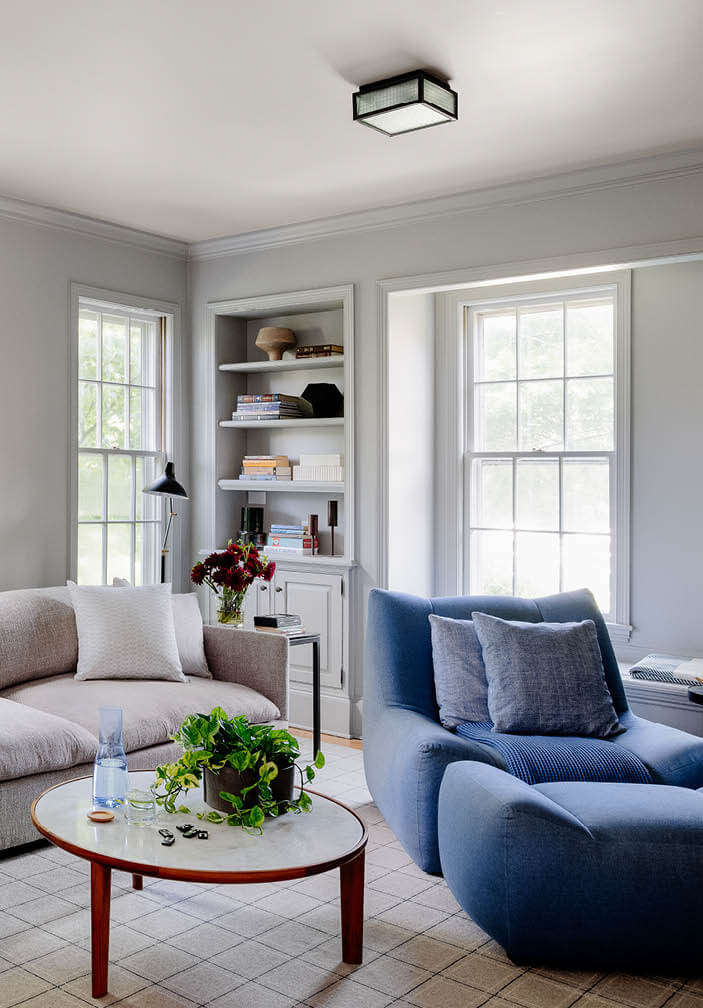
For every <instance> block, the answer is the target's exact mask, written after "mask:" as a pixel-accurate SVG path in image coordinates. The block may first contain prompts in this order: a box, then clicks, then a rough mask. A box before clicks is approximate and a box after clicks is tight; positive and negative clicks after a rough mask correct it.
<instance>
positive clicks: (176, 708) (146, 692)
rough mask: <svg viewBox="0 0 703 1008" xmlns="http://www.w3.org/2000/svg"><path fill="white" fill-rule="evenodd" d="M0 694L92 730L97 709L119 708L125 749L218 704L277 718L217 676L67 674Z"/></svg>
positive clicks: (161, 738) (160, 737)
mask: <svg viewBox="0 0 703 1008" xmlns="http://www.w3.org/2000/svg"><path fill="white" fill-rule="evenodd" d="M235 632H236V631H234V630H233V631H232V633H235ZM2 696H3V697H5V698H7V699H9V700H14V701H17V702H19V703H22V704H26V705H27V706H28V707H33V708H35V709H36V710H38V711H47V712H49V713H53V714H57V715H59V716H60V717H63V718H66V719H67V720H68V721H73V722H75V723H76V724H77V725H80V726H82V727H83V728H85V729H87V730H88V731H91V732H92V731H95V730H96V729H97V726H98V708H99V707H101V706H103V705H111V706H114V707H121V708H122V709H123V711H124V721H123V732H124V743H125V749H126V750H127V752H134V751H135V750H136V749H144V748H145V747H146V746H152V745H159V744H160V743H162V742H167V741H168V739H169V736H170V735H171V734H172V733H173V732H174V731H175V730H176V729H177V728H178V727H179V725H180V724H181V723H182V722H183V721H184V720H185V718H186V717H187V716H188V715H189V714H194V713H196V712H198V711H202V712H209V711H211V710H212V708H213V707H217V706H219V707H223V708H224V710H225V711H226V712H227V714H229V715H230V716H233V715H238V714H243V715H245V717H247V718H248V719H249V720H250V721H251V722H254V723H257V724H258V723H262V722H269V721H275V720H277V719H278V718H279V717H280V713H279V710H278V707H276V705H275V704H273V703H271V701H270V700H267V699H266V697H264V696H262V695H261V694H260V693H257V692H256V691H255V690H253V689H250V688H249V687H248V686H240V685H239V684H238V683H228V682H219V681H218V680H216V679H195V678H193V679H190V680H188V681H187V682H185V683H173V682H163V681H161V682H156V681H142V680H124V679H120V680H111V679H110V680H104V679H102V680H95V681H93V680H90V681H87V682H81V681H78V680H76V679H74V678H73V676H71V675H61V676H51V677H50V678H48V679H40V680H38V681H36V682H31V683H25V684H23V685H21V686H15V687H13V688H12V689H10V690H6V691H5V692H4V693H3V694H2ZM93 755H94V754H93ZM92 758H93V757H92V756H91V759H92Z"/></svg>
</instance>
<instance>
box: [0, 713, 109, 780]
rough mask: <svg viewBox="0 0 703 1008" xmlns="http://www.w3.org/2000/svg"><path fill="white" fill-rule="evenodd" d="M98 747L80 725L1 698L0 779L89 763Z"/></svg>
mask: <svg viewBox="0 0 703 1008" xmlns="http://www.w3.org/2000/svg"><path fill="white" fill-rule="evenodd" d="M97 748H98V740H97V738H96V737H95V735H93V734H92V732H90V731H89V730H88V729H87V728H85V727H83V726H82V725H79V724H74V723H72V722H71V721H68V720H65V719H64V718H62V717H57V716H56V715H55V714H52V713H45V712H44V711H41V710H32V708H30V707H25V706H24V705H23V704H21V703H14V702H13V701H12V700H6V699H3V698H0V780H15V779H16V778H17V777H29V776H31V775H32V774H38V773H46V772H48V771H50V770H62V769H64V768H65V767H72V766H77V765H78V764H80V763H86V762H91V763H92V761H93V760H94V759H95V753H96V751H97Z"/></svg>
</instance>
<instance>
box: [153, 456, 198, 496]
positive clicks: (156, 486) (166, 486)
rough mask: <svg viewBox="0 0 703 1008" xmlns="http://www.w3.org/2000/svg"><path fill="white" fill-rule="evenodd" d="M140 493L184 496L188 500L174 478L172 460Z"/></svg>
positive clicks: (174, 472) (174, 471)
mask: <svg viewBox="0 0 703 1008" xmlns="http://www.w3.org/2000/svg"><path fill="white" fill-rule="evenodd" d="M142 493H146V494H159V495H161V496H163V497H185V499H186V500H188V494H187V493H186V492H185V490H184V489H183V487H182V486H181V484H180V483H179V482H178V480H177V479H176V469H175V466H174V464H173V462H167V463H166V469H165V470H164V473H163V475H162V476H159V478H158V479H157V480H156V482H155V483H152V484H151V486H148V487H144V489H143V490H142Z"/></svg>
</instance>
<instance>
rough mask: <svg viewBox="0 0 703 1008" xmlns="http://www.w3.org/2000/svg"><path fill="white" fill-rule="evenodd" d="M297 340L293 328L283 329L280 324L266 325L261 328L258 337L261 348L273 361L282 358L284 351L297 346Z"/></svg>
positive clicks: (257, 340) (257, 341) (258, 344)
mask: <svg viewBox="0 0 703 1008" xmlns="http://www.w3.org/2000/svg"><path fill="white" fill-rule="evenodd" d="M297 342H298V341H297V339H296V338H295V333H294V332H293V330H292V329H283V328H281V327H280V326H264V328H263V329H259V332H258V335H257V337H256V345H257V346H258V348H259V350H263V351H264V353H267V354H268V355H269V360H271V361H277V360H280V359H281V356H282V354H283V351H284V350H287V349H288V348H289V347H293V346H295V344H296V343H297Z"/></svg>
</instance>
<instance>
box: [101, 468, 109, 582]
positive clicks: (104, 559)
mask: <svg viewBox="0 0 703 1008" xmlns="http://www.w3.org/2000/svg"><path fill="white" fill-rule="evenodd" d="M102 464H103V536H102V540H103V541H102V547H103V556H102V568H103V584H107V530H108V522H107V507H108V494H107V475H108V457H107V455H103V457H102Z"/></svg>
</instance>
